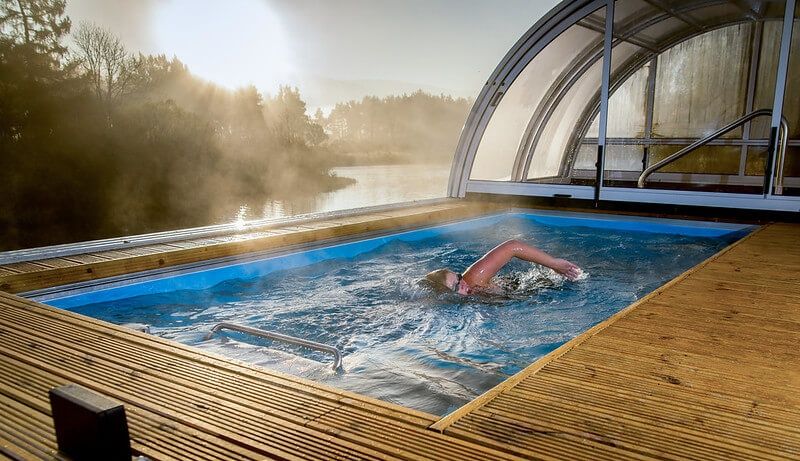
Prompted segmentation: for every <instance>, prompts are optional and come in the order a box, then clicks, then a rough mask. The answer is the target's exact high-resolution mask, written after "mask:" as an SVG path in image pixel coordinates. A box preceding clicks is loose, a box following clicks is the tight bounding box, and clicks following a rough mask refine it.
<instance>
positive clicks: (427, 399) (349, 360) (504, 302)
mask: <svg viewBox="0 0 800 461" xmlns="http://www.w3.org/2000/svg"><path fill="white" fill-rule="evenodd" d="M510 238H516V239H521V240H524V241H526V242H528V243H531V244H533V245H535V246H537V247H539V248H541V249H543V250H545V251H547V252H548V253H550V254H552V255H554V256H557V257H562V258H565V259H568V260H570V261H572V262H574V263H576V264H577V265H579V266H580V267H581V268H582V269H583V270H584V273H585V274H586V275H585V277H582V278H581V280H579V281H576V282H569V281H565V280H564V279H562V278H561V277H560V276H558V275H556V274H555V273H553V272H552V271H550V270H549V269H546V268H542V267H539V266H536V265H532V264H530V263H526V262H522V261H513V262H511V263H510V264H509V265H507V266H506V267H505V268H504V269H503V271H502V272H501V273H500V275H499V277H500V279H501V282H502V281H511V282H510V283H507V284H506V285H508V286H513V287H514V289H512V290H510V291H509V292H508V293H507V294H506V295H504V296H468V297H461V296H458V295H455V294H449V293H445V294H441V293H433V292H432V291H430V290H429V289H428V288H425V287H424V286H421V285H420V284H419V283H418V282H419V280H420V279H421V278H422V277H423V276H424V275H425V274H426V273H427V272H429V271H431V270H434V269H437V268H440V267H450V268H452V269H454V270H457V271H462V270H464V269H465V268H466V267H468V266H469V265H470V264H471V263H472V262H473V261H475V260H476V259H477V258H479V257H480V256H482V255H483V254H484V253H485V252H486V251H488V250H490V249H491V248H492V247H494V246H495V245H497V244H499V243H501V242H502V241H504V240H507V239H510ZM728 243H730V239H725V238H699V237H686V236H680V235H669V234H656V233H644V232H626V231H617V230H607V229H594V228H589V227H554V226H546V225H542V224H538V223H535V222H531V221H529V220H525V219H521V218H518V217H509V218H508V219H504V220H503V221H501V222H500V223H499V224H495V225H492V226H490V227H486V228H481V229H472V230H466V231H453V232H448V233H443V234H441V235H438V236H436V237H433V238H429V239H426V240H422V241H417V242H412V243H408V242H403V241H400V240H393V241H390V242H389V243H387V244H385V245H383V246H382V247H379V248H377V249H375V250H373V251H370V252H368V253H365V254H361V255H358V256H355V257H352V258H342V259H334V260H328V261H323V262H319V263H316V264H312V265H310V266H306V267H302V268H296V269H290V270H282V271H277V272H273V273H270V274H268V275H266V276H263V277H259V278H255V279H248V280H241V279H236V280H227V281H225V282H222V283H219V284H217V285H216V286H214V287H212V288H211V289H207V290H180V291H173V292H169V293H163V294H150V295H142V296H137V297H132V298H127V299H122V300H118V301H113V302H104V303H97V304H89V305H85V306H81V307H77V308H73V309H71V310H72V311H75V312H78V313H81V314H85V315H89V316H91V317H95V318H100V319H103V320H107V321H110V322H113V323H120V324H122V323H145V324H148V325H150V328H151V332H152V333H153V334H156V335H159V336H161V337H164V338H168V339H172V340H176V341H180V342H182V343H186V344H189V345H192V346H196V347H199V348H201V349H205V350H209V351H212V352H216V353H220V354H223V355H226V356H228V357H231V358H234V359H238V360H242V361H246V362H250V363H254V364H257V365H261V366H264V367H268V368H271V369H275V370H279V371H283V372H287V373H291V374H295V375H298V376H302V377H305V378H309V379H313V380H315V381H319V382H323V383H326V384H329V385H332V386H335V387H338V388H342V389H346V390H350V391H354V392H358V393H360V394H365V395H370V396H373V397H376V398H379V399H383V400H387V401H391V402H394V403H398V404H401V405H404V406H407V407H411V408H415V409H418V410H422V411H426V412H429V413H433V414H437V415H442V414H446V413H448V412H450V411H452V410H454V409H455V408H457V407H459V406H461V405H462V404H464V403H466V402H468V401H469V400H471V399H473V398H475V397H476V396H477V395H480V394H481V393H483V392H485V391H486V390H488V389H490V388H491V387H493V386H495V385H497V384H498V383H500V382H501V381H503V380H504V379H506V378H507V377H508V376H510V375H512V374H514V373H516V372H517V371H519V370H521V369H522V368H524V367H525V366H527V365H528V364H530V363H532V362H533V361H534V360H536V359H537V358H539V357H541V356H543V355H545V354H547V353H548V352H550V351H552V350H553V349H555V348H557V347H558V346H559V345H561V344H563V343H564V342H566V341H568V340H569V339H571V338H573V337H575V336H577V335H578V334H579V333H581V332H582V331H584V330H586V329H588V328H589V327H591V326H592V325H595V324H597V323H599V322H601V321H602V320H604V319H606V318H608V317H609V316H610V315H612V314H614V313H615V312H617V311H619V310H620V309H622V308H624V307H625V306H627V305H629V304H631V303H632V302H634V301H636V300H637V299H639V298H641V297H642V296H644V295H646V294H647V293H649V292H651V291H653V290H654V289H655V288H657V287H659V286H660V285H662V284H663V283H665V282H666V281H668V280H670V279H671V278H673V277H675V276H677V275H678V274H680V273H681V272H683V271H685V270H687V269H688V268H690V267H692V266H694V265H695V264H697V263H699V262H700V261H702V260H704V259H706V258H708V257H709V256H711V255H712V254H714V253H716V252H717V251H719V250H720V249H721V248H723V247H724V246H725V245H726V244H728ZM218 322H233V323H238V324H244V325H247V326H251V327H255V328H262V329H266V330H272V331H277V332H281V333H285V334H289V335H293V336H299V337H302V338H306V339H310V340H314V341H318V342H322V343H326V344H330V345H334V346H336V347H338V348H339V349H340V350H342V351H343V354H344V371H343V372H342V371H340V372H333V371H332V370H331V367H330V357H329V356H326V355H324V354H321V353H318V352H313V351H308V350H304V349H300V348H297V347H294V346H287V345H283V344H278V343H272V342H270V341H268V340H260V339H255V338H252V337H247V336H244V335H240V334H238V333H221V334H218V335H216V336H214V337H213V338H211V339H208V340H206V339H205V338H204V337H205V335H206V333H207V332H208V331H209V329H210V328H211V327H212V326H213V325H214V324H216V323H218Z"/></svg>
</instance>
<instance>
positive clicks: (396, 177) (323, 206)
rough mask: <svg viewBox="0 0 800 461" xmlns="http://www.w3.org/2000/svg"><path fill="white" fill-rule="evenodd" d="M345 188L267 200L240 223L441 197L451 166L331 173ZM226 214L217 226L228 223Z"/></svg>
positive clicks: (372, 167)
mask: <svg viewBox="0 0 800 461" xmlns="http://www.w3.org/2000/svg"><path fill="white" fill-rule="evenodd" d="M331 173H332V174H334V175H336V176H337V177H340V178H348V179H352V182H349V183H348V184H347V185H346V186H344V187H342V188H339V189H336V190H334V191H330V192H321V193H317V194H294V195H292V194H289V195H286V196H282V197H281V198H275V199H269V200H267V201H266V202H265V203H264V205H263V207H262V208H261V210H260V213H259V210H258V209H252V208H251V207H249V206H248V207H247V209H246V212H245V213H244V215H237V216H236V218H238V217H239V216H242V218H243V219H245V220H246V219H259V218H281V217H287V216H293V215H298V214H303V213H315V212H324V211H335V210H347V209H352V208H361V207H366V206H374V205H384V204H392V203H403V202H410V201H415V200H426V199H433V198H440V197H444V196H445V195H446V194H447V181H448V179H449V176H450V164H430V165H428V164H424V165H417V164H400V165H363V166H344V167H335V168H332V169H331ZM230 221H231V215H230V213H225V214H224V215H223V216H222V217H221V219H220V220H219V222H230Z"/></svg>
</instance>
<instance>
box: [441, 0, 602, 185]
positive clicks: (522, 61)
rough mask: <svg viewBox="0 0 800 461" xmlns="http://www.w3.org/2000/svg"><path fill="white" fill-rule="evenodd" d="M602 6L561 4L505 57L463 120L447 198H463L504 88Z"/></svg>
mask: <svg viewBox="0 0 800 461" xmlns="http://www.w3.org/2000/svg"><path fill="white" fill-rule="evenodd" d="M605 5H606V1H605V0H581V1H574V0H562V1H561V3H559V4H558V5H557V6H555V7H554V8H553V9H551V10H550V11H549V12H548V13H547V14H546V15H545V16H543V17H542V18H541V19H539V21H537V22H536V24H534V25H533V27H531V28H530V29H528V31H527V32H526V33H525V34H524V35H523V36H522V37H521V38H520V39H519V40H518V41H517V42H516V43H515V44H514V46H513V47H512V48H511V49H510V50H509V51H508V53H506V55H505V56H504V57H503V59H502V60H501V61H500V63H499V64H498V65H497V67H496V68H495V70H494V72H492V75H491V77H490V78H489V80H488V81H487V82H486V84H485V85H484V87H483V88H482V89H481V92H480V94H479V95H478V97H477V98H476V100H475V103H474V104H473V106H472V109H471V110H470V113H469V115H468V116H467V120H466V122H465V124H464V128H463V129H462V131H461V136H460V138H459V140H458V146H457V147H456V151H455V155H454V157H453V163H452V166H451V168H450V180H449V183H448V190H447V193H448V196H450V197H463V196H464V195H465V193H466V184H467V181H468V180H469V176H470V174H471V172H472V165H473V162H474V160H475V154H476V152H477V149H478V144H479V143H480V139H481V138H482V136H483V133H484V131H485V130H486V126H487V124H488V122H489V120H490V119H491V117H492V114H493V113H494V110H495V108H496V107H497V104H498V103H499V102H500V100H501V99H502V96H503V94H504V93H505V90H506V88H508V87H509V86H510V85H511V84H512V83H513V82H514V81H515V80H516V78H517V77H518V76H519V74H520V73H521V72H522V71H523V70H524V69H525V67H526V66H527V65H528V64H529V63H530V62H531V61H532V60H533V58H535V57H536V56H537V55H538V54H539V52H540V51H541V50H542V49H544V48H545V47H546V46H547V45H549V44H550V42H552V41H553V40H554V39H555V38H556V37H558V36H559V35H560V34H561V33H562V32H563V31H564V30H566V29H567V28H569V27H570V26H572V25H573V24H574V23H576V22H577V21H579V20H580V19H582V18H583V17H585V16H586V15H587V14H589V13H591V12H592V11H595V10H597V9H600V8H602V7H603V6H605Z"/></svg>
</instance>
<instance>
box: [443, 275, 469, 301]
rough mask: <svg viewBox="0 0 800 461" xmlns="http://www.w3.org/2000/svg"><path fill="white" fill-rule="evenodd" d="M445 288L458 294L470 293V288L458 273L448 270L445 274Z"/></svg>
mask: <svg viewBox="0 0 800 461" xmlns="http://www.w3.org/2000/svg"><path fill="white" fill-rule="evenodd" d="M447 288H449V289H450V290H452V291H453V292H455V293H458V294H460V295H468V294H471V293H472V289H471V288H470V287H469V285H467V282H465V281H464V280H463V279H462V278H461V277H460V276H459V274H456V273H455V272H450V273H448V274H447Z"/></svg>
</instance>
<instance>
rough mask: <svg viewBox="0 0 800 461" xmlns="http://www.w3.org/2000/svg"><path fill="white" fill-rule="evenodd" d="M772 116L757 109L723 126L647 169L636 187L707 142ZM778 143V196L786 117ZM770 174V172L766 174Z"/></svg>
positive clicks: (784, 144)
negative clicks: (746, 124)
mask: <svg viewBox="0 0 800 461" xmlns="http://www.w3.org/2000/svg"><path fill="white" fill-rule="evenodd" d="M771 115H772V110H770V109H759V110H756V111H753V112H750V113H749V114H746V115H744V116H742V117H739V118H738V119H736V120H734V121H733V122H731V123H729V124H728V125H725V126H724V127H722V128H720V129H719V130H717V131H715V132H713V133H711V134H710V135H708V136H706V137H704V138H702V139H698V140H697V141H695V142H693V143H692V144H689V145H688V146H686V147H684V148H683V149H681V150H679V151H678V152H675V153H674V154H672V155H670V156H669V157H667V158H665V159H662V160H661V161H659V162H656V163H655V164H653V165H651V166H649V167H647V168H646V169H645V170H644V171H642V174H641V175H639V180H638V181H637V184H636V185H637V186H638V187H639V188H640V189H641V188H642V187H644V183H645V181H646V180H647V177H648V176H650V175H651V174H653V173H654V172H655V171H656V170H658V169H660V168H661V167H663V166H665V165H668V164H670V163H672V162H674V161H675V160H678V159H679V158H681V157H683V156H684V155H686V154H688V153H689V152H692V151H693V150H695V149H697V148H699V147H702V146H704V145H706V144H708V143H709V142H711V141H713V140H715V139H717V138H719V137H720V136H722V135H724V134H725V133H727V132H729V131H731V130H733V129H734V128H736V127H738V126H740V125H744V124H745V123H747V122H749V121H751V120H753V119H754V118H757V117H768V116H771ZM778 137H779V142H780V144H779V145H778V163H777V164H778V167H777V168H778V170H777V177H776V178H775V194H777V195H780V194H782V193H783V164H784V157H785V156H786V142H787V141H788V137H789V124H788V122H787V121H786V117H781V127H780V134H779V136H778ZM768 154H769V153H768ZM768 174H771V172H768Z"/></svg>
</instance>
